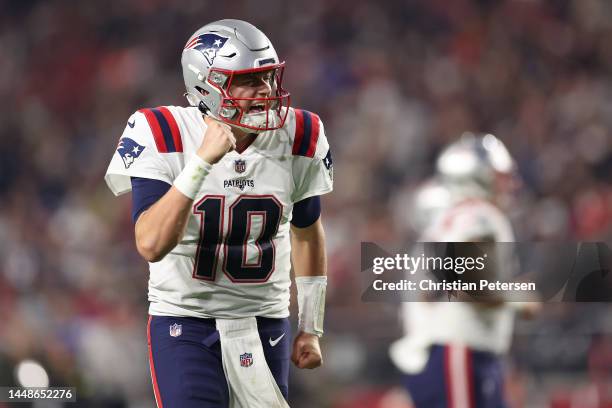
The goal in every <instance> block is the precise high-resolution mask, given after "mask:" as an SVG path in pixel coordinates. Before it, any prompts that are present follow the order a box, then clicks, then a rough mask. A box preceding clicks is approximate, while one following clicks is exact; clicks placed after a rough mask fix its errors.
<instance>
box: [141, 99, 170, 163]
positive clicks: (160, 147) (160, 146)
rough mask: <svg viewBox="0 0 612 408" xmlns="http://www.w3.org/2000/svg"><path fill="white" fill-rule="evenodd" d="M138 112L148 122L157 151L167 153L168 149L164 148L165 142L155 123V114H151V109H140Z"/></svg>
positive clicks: (159, 128)
mask: <svg viewBox="0 0 612 408" xmlns="http://www.w3.org/2000/svg"><path fill="white" fill-rule="evenodd" d="M138 112H141V113H143V114H144V115H145V117H146V118H147V122H149V127H150V128H151V131H152V132H153V139H155V145H156V146H157V151H158V152H160V153H168V147H167V146H166V141H165V140H164V135H163V134H162V130H161V127H160V126H159V123H158V122H157V118H156V117H155V114H154V113H153V112H151V109H140V110H139V111H138Z"/></svg>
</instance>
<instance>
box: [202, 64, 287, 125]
mask: <svg viewBox="0 0 612 408" xmlns="http://www.w3.org/2000/svg"><path fill="white" fill-rule="evenodd" d="M284 69H285V66H284V63H280V64H276V65H273V66H266V67H261V68H254V69H247V70H241V71H228V70H223V69H219V68H212V69H211V70H210V74H209V75H208V78H207V82H208V84H210V85H211V86H213V87H214V88H215V89H216V90H217V91H218V92H219V94H220V96H221V105H220V106H219V109H218V113H217V114H216V115H215V114H214V112H210V113H209V114H211V115H212V116H215V118H216V119H219V120H221V121H223V122H225V123H227V124H229V125H231V126H234V127H237V128H239V129H241V130H244V131H247V132H250V133H259V132H263V131H267V130H274V129H278V128H280V127H282V126H283V124H284V123H285V119H286V118H287V114H288V109H287V108H288V107H289V105H290V94H289V92H287V91H286V90H284V89H283V87H282V80H283V72H284ZM268 71H271V77H270V83H269V86H270V89H271V92H270V95H269V96H267V97H239V96H235V95H232V94H231V88H232V86H233V85H234V84H236V83H237V82H239V81H240V79H241V78H240V76H243V75H257V74H259V73H263V72H268ZM256 78H257V81H261V80H262V79H261V78H259V76H257V77H256ZM247 86H248V85H247ZM243 105H246V106H243Z"/></svg>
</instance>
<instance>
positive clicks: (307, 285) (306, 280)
mask: <svg viewBox="0 0 612 408" xmlns="http://www.w3.org/2000/svg"><path fill="white" fill-rule="evenodd" d="M295 284H296V286H297V296H298V330H300V331H303V332H305V333H310V334H316V335H317V336H319V337H321V335H323V317H324V315H325V289H326V287H327V276H298V277H296V278H295Z"/></svg>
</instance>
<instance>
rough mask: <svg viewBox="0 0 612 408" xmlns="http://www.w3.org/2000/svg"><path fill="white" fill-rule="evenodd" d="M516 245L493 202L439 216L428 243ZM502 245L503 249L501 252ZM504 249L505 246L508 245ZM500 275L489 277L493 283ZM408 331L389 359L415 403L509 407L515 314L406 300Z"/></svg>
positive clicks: (461, 205) (463, 204)
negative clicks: (504, 362)
mask: <svg viewBox="0 0 612 408" xmlns="http://www.w3.org/2000/svg"><path fill="white" fill-rule="evenodd" d="M483 240H486V241H494V242H512V241H514V234H513V233H512V228H511V226H510V223H509V221H508V219H507V218H506V217H505V216H504V215H503V214H502V213H501V211H500V210H499V209H498V208H497V207H495V206H494V205H493V204H491V203H490V202H488V201H484V200H480V199H468V200H463V201H459V202H457V203H454V204H453V205H451V206H450V207H448V208H447V209H444V210H442V211H441V212H440V213H439V214H438V216H436V217H434V220H433V221H432V223H431V225H430V226H429V228H428V229H426V231H425V232H424V234H423V236H422V238H421V241H423V242H471V241H483ZM499 249H500V248H498V250H499ZM502 249H503V248H502ZM494 278H495V277H490V279H491V280H494ZM402 312H403V313H402V317H403V320H404V329H405V336H404V337H403V338H401V339H400V340H398V341H396V342H395V343H393V344H392V346H391V348H390V356H391V359H392V360H393V362H394V363H395V365H396V366H397V367H398V368H399V369H400V370H401V371H402V372H404V373H405V374H406V375H405V376H404V384H405V385H406V387H407V389H408V391H409V393H410V395H411V397H412V400H413V402H414V404H415V406H416V407H417V408H421V407H442V406H444V407H446V406H448V407H453V408H455V407H457V408H471V407H477V408H489V407H503V406H504V402H503V401H504V396H503V382H504V381H503V369H502V366H501V362H500V361H499V359H498V355H500V354H503V353H505V352H507V351H508V348H509V346H510V341H511V337H512V328H513V323H514V311H513V310H512V309H511V308H510V307H506V306H499V307H487V306H484V305H479V304H477V303H472V302H448V301H445V299H440V300H438V301H432V302H426V301H421V302H418V301H415V302H409V303H404V304H403V310H402Z"/></svg>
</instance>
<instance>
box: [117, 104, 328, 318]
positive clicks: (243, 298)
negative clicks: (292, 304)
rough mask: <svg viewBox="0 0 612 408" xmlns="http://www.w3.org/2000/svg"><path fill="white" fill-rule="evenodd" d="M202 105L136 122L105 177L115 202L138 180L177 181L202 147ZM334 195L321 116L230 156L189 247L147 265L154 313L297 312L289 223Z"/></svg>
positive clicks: (213, 178) (186, 239)
mask: <svg viewBox="0 0 612 408" xmlns="http://www.w3.org/2000/svg"><path fill="white" fill-rule="evenodd" d="M205 131H206V123H205V122H204V120H203V118H202V115H201V113H200V112H199V111H198V109H197V108H195V107H187V108H184V107H176V106H168V107H159V108H154V109H142V110H140V111H138V112H136V113H134V114H133V115H132V116H131V117H130V119H129V120H128V125H127V126H126V128H125V130H124V132H123V135H122V136H121V139H120V140H119V145H118V148H117V151H116V152H115V154H114V155H113V158H112V161H111V163H110V165H109V167H108V170H107V172H106V182H107V184H108V186H109V187H110V189H111V190H112V191H113V193H115V194H116V195H119V194H123V193H126V192H129V191H130V189H131V183H130V177H142V178H150V179H157V180H161V181H164V182H166V183H168V184H172V183H173V181H174V179H175V178H176V177H177V176H178V175H179V173H180V172H181V170H182V169H183V167H184V165H185V163H186V162H187V161H188V160H189V159H190V158H191V157H192V155H194V154H195V153H196V151H197V149H198V148H199V147H200V145H201V143H202V139H203V137H204V133H205ZM331 190H332V161H331V154H330V151H329V145H328V142H327V139H326V137H325V133H324V130H323V124H322V123H321V122H320V120H319V118H318V116H317V115H315V114H313V113H310V112H307V111H303V110H298V109H293V108H290V111H289V114H288V116H287V120H286V122H285V124H284V126H283V127H282V128H280V129H277V130H274V131H268V132H263V133H261V134H259V135H258V136H257V137H256V139H255V141H254V142H253V143H252V144H251V145H250V146H249V147H248V148H247V149H246V150H245V151H243V152H242V154H239V153H237V152H236V151H231V152H229V153H227V154H226V155H225V156H224V157H223V158H222V159H221V160H220V161H219V162H218V163H216V164H215V165H214V166H213V167H212V170H211V171H210V173H209V174H208V176H207V178H206V180H205V182H204V184H203V186H202V189H201V190H200V192H199V194H198V196H197V197H196V200H195V201H194V205H193V208H192V214H191V215H190V217H189V220H188V223H187V228H186V232H185V234H184V236H183V239H182V241H181V242H180V243H179V244H178V245H177V246H176V247H175V248H174V249H173V250H172V251H171V252H170V253H169V254H168V255H166V256H165V257H164V258H163V259H162V260H161V261H159V262H156V263H149V268H150V272H151V273H150V278H149V301H150V302H151V305H150V309H149V313H150V314H151V315H164V316H193V317H201V318H210V317H215V318H240V317H248V316H263V317H271V318H282V317H287V316H288V315H289V311H288V307H289V287H290V276H289V272H290V267H291V266H290V251H291V246H290V240H289V222H290V220H291V214H292V209H293V205H294V203H296V202H298V201H300V200H303V199H305V198H308V197H310V196H316V195H322V194H325V193H328V192H330V191H331Z"/></svg>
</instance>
